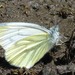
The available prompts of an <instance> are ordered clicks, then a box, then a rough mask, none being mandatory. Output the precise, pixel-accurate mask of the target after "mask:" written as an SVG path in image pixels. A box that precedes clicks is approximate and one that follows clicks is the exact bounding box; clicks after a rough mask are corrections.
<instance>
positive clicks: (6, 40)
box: [0, 22, 59, 69]
mask: <svg viewBox="0 0 75 75" xmlns="http://www.w3.org/2000/svg"><path fill="white" fill-rule="evenodd" d="M58 41H59V27H58V25H55V26H53V27H51V28H50V29H49V30H48V29H46V28H44V27H41V26H39V25H37V24H33V23H24V22H10V23H0V45H1V46H2V47H3V48H4V50H5V58H6V60H7V61H8V62H9V63H10V64H11V65H14V66H17V67H26V68H27V69H29V68H31V67H32V66H34V64H35V63H36V62H38V61H39V60H40V59H41V58H42V57H43V56H44V55H45V54H46V53H47V52H48V51H49V50H50V49H51V48H52V47H53V46H54V44H55V43H57V42H58Z"/></svg>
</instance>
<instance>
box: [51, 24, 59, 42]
mask: <svg viewBox="0 0 75 75" xmlns="http://www.w3.org/2000/svg"><path fill="white" fill-rule="evenodd" d="M50 34H51V37H52V42H53V43H58V41H59V26H58V25H55V26H53V27H51V28H50Z"/></svg>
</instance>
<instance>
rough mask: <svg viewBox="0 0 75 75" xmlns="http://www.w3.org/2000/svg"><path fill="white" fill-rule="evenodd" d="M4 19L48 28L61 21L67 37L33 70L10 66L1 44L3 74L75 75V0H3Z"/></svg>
mask: <svg viewBox="0 0 75 75" xmlns="http://www.w3.org/2000/svg"><path fill="white" fill-rule="evenodd" d="M0 22H30V23H36V24H39V25H42V26H44V27H46V28H50V27H51V26H54V25H55V24H58V25H59V27H60V34H61V35H63V36H64V37H66V38H67V39H66V40H65V38H64V39H63V41H64V40H65V41H64V43H63V44H61V45H60V46H55V47H53V49H52V50H50V51H49V52H48V53H47V54H46V55H45V56H44V57H43V58H42V59H41V60H40V61H39V62H38V63H36V64H35V66H34V67H32V68H31V69H30V70H27V69H25V68H22V69H21V68H15V67H12V66H10V65H9V64H8V63H7V62H6V61H5V58H4V50H3V49H2V47H0V75H66V74H68V75H74V72H75V51H74V50H75V34H74V32H75V30H74V29H75V0H0ZM72 33H73V35H72Z"/></svg>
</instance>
